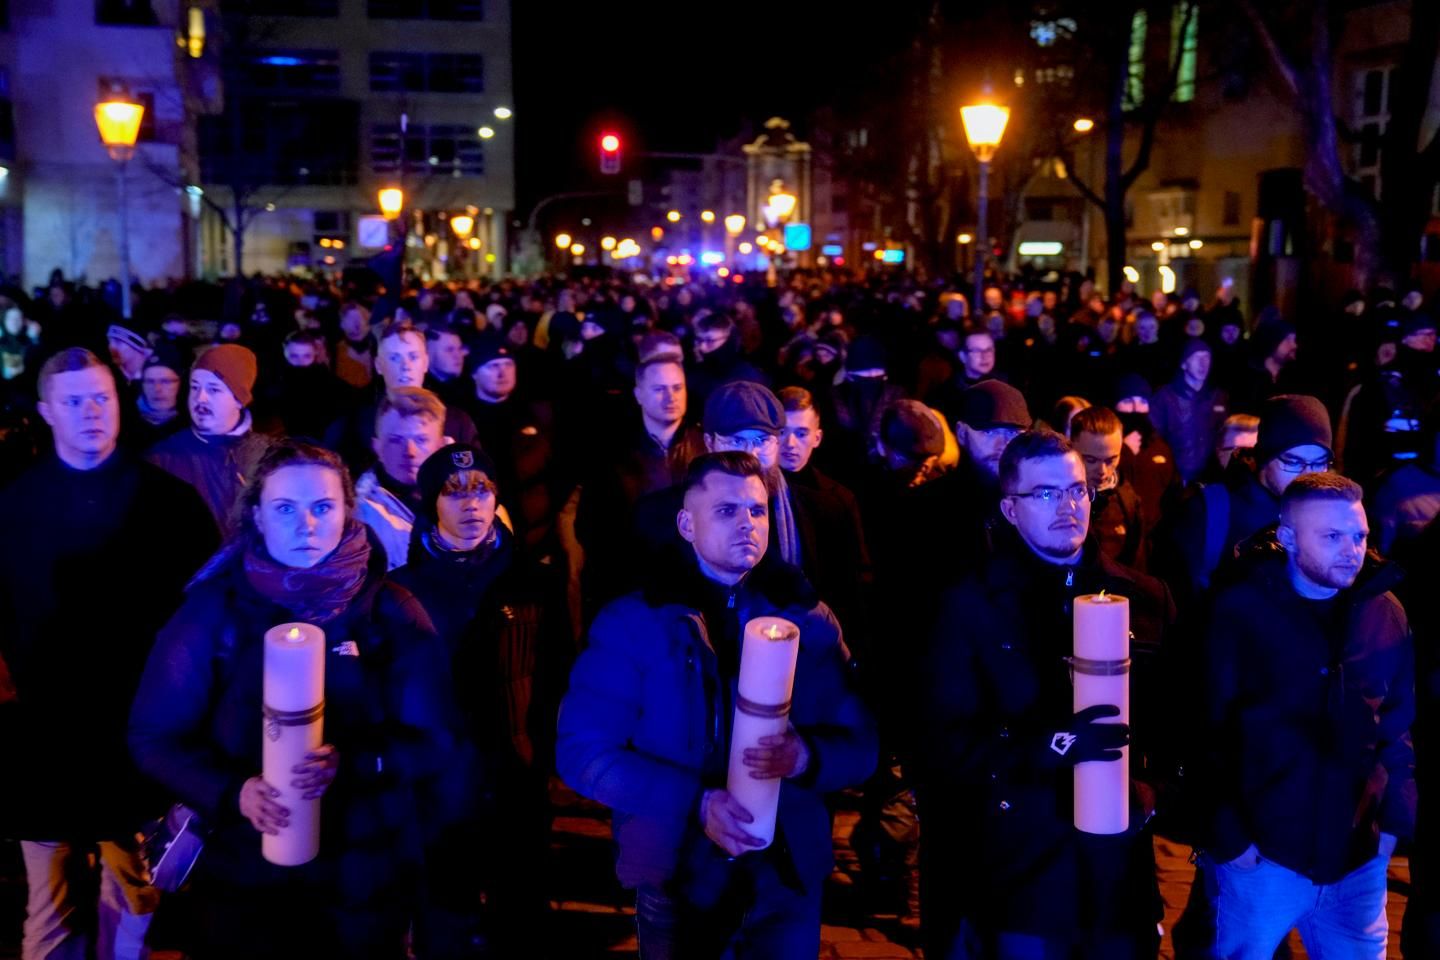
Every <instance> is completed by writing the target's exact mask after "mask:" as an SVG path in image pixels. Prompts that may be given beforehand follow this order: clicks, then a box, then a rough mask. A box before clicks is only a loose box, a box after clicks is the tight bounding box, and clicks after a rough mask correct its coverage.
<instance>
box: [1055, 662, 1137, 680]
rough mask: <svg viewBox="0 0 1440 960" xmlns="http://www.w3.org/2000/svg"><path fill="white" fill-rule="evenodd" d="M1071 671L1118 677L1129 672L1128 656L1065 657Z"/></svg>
mask: <svg viewBox="0 0 1440 960" xmlns="http://www.w3.org/2000/svg"><path fill="white" fill-rule="evenodd" d="M1065 662H1066V663H1068V664H1070V672H1071V673H1083V674H1085V675H1086V676H1087V677H1118V676H1120V675H1121V674H1126V673H1129V672H1130V658H1129V657H1126V658H1125V659H1124V660H1086V659H1085V658H1084V657H1066V658H1065Z"/></svg>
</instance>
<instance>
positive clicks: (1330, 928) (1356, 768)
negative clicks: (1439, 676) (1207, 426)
mask: <svg viewBox="0 0 1440 960" xmlns="http://www.w3.org/2000/svg"><path fill="white" fill-rule="evenodd" d="M1261 423H1262V429H1263V428H1264V427H1263V425H1264V420H1263V418H1262V421H1261ZM1361 501H1362V491H1361V488H1360V486H1359V484H1357V483H1355V482H1354V481H1351V480H1347V479H1345V478H1344V477H1341V476H1338V475H1336V474H1333V473H1312V474H1308V475H1303V476H1298V477H1297V478H1296V479H1294V481H1293V482H1291V483H1290V484H1288V485H1287V486H1286V489H1285V491H1284V494H1283V496H1282V498H1281V505H1280V524H1279V527H1278V528H1277V529H1276V530H1275V531H1274V533H1273V534H1271V535H1269V536H1268V537H1267V538H1265V540H1264V542H1261V543H1257V544H1256V545H1255V550H1254V552H1253V553H1252V554H1251V555H1250V556H1248V557H1247V558H1246V559H1247V562H1248V564H1249V567H1248V569H1247V571H1246V573H1245V575H1244V577H1243V578H1242V579H1240V580H1239V582H1237V583H1235V584H1234V585H1233V586H1231V587H1229V588H1228V589H1226V590H1224V591H1222V592H1221V593H1220V594H1219V595H1218V596H1217V597H1216V600H1215V606H1214V612H1213V615H1212V616H1211V618H1210V628H1209V632H1208V636H1207V641H1206V645H1205V657H1206V661H1207V671H1206V677H1207V680H1208V683H1207V686H1206V690H1207V691H1208V692H1207V700H1208V704H1207V706H1208V709H1207V711H1206V717H1205V719H1206V725H1205V729H1206V731H1207V735H1206V737H1205V738H1204V743H1205V746H1206V754H1207V756H1208V760H1209V764H1208V769H1207V770H1206V771H1205V772H1204V778H1205V779H1204V782H1205V783H1206V785H1207V787H1208V789H1209V790H1210V791H1211V797H1212V803H1211V811H1210V817H1209V824H1208V826H1209V837H1208V839H1207V841H1206V843H1205V855H1204V860H1203V861H1202V863H1203V865H1204V866H1205V868H1206V872H1207V873H1208V874H1209V882H1208V883H1207V888H1208V890H1209V891H1210V894H1211V897H1212V900H1213V902H1214V904H1215V918H1216V944H1215V950H1216V955H1217V956H1222V957H1234V958H1236V960H1269V958H1270V957H1271V955H1272V954H1273V953H1274V951H1275V949H1276V948H1277V947H1278V946H1279V945H1280V944H1281V943H1282V942H1283V941H1284V940H1285V938H1286V936H1287V934H1288V933H1289V932H1290V930H1291V929H1292V928H1298V929H1299V931H1300V937H1301V939H1302V940H1303V941H1304V943H1305V947H1306V950H1307V951H1309V952H1310V954H1311V955H1313V956H1332V955H1333V956H1349V957H1373V958H1376V960H1379V958H1383V957H1384V956H1385V955H1386V949H1387V938H1388V929H1387V928H1388V924H1387V920H1386V912H1385V898H1386V870H1387V867H1388V865H1389V861H1390V855H1391V854H1392V853H1393V852H1394V849H1395V843H1396V839H1397V837H1409V836H1411V834H1412V831H1413V827H1414V822H1415V780H1414V763H1415V755H1414V751H1413V749H1412V748H1411V744H1410V725H1411V723H1412V721H1413V719H1414V716H1415V689H1414V650H1413V648H1412V644H1411V639H1410V630H1409V626H1408V625H1407V623H1406V617H1405V611H1404V610H1403V609H1402V608H1401V606H1400V604H1399V602H1398V601H1397V600H1396V599H1395V597H1394V596H1393V595H1392V594H1391V593H1390V592H1389V591H1390V588H1391V587H1392V586H1394V585H1395V584H1396V583H1398V581H1399V579H1400V578H1399V574H1398V572H1397V571H1396V570H1395V569H1394V568H1393V567H1385V566H1382V565H1381V564H1379V563H1378V562H1376V561H1374V560H1373V559H1370V558H1368V557H1367V554H1366V542H1367V538H1368V534H1369V525H1368V524H1367V522H1366V520H1365V509H1364V506H1363V504H1362V502H1361Z"/></svg>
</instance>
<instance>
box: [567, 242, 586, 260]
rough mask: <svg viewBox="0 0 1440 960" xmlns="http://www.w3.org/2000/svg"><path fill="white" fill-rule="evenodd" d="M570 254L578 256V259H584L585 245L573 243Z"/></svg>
mask: <svg viewBox="0 0 1440 960" xmlns="http://www.w3.org/2000/svg"><path fill="white" fill-rule="evenodd" d="M570 252H571V253H572V254H574V255H575V256H577V257H583V256H585V244H583V243H572V244H570Z"/></svg>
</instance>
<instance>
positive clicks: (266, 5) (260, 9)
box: [220, 0, 340, 17]
mask: <svg viewBox="0 0 1440 960" xmlns="http://www.w3.org/2000/svg"><path fill="white" fill-rule="evenodd" d="M220 7H221V10H222V11H223V12H225V13H228V14H234V15H236V16H241V17H335V16H339V15H340V0H221V3H220Z"/></svg>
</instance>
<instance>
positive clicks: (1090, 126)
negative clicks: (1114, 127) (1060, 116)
mask: <svg viewBox="0 0 1440 960" xmlns="http://www.w3.org/2000/svg"><path fill="white" fill-rule="evenodd" d="M1072 126H1074V128H1075V132H1076V133H1089V132H1090V131H1091V130H1094V129H1095V121H1094V120H1091V119H1090V118H1089V117H1079V118H1077V119H1076V120H1075V123H1074V124H1072Z"/></svg>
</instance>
